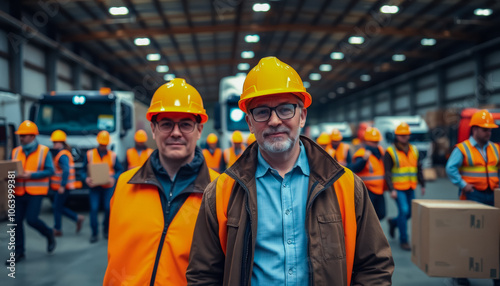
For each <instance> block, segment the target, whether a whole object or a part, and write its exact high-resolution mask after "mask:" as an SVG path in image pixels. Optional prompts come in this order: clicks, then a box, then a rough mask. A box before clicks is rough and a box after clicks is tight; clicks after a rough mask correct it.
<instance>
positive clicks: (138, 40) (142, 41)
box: [134, 38, 151, 46]
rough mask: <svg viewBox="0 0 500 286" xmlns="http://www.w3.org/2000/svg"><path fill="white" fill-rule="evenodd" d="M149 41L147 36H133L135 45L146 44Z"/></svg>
mask: <svg viewBox="0 0 500 286" xmlns="http://www.w3.org/2000/svg"><path fill="white" fill-rule="evenodd" d="M150 43H151V41H150V40H149V38H135V40H134V44H135V45H136V46H148V45H149V44H150Z"/></svg>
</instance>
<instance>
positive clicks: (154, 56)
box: [146, 54, 161, 62]
mask: <svg viewBox="0 0 500 286" xmlns="http://www.w3.org/2000/svg"><path fill="white" fill-rule="evenodd" d="M146 58H147V59H148V61H150V62H154V61H159V60H160V59H161V55H160V54H148V55H147V56H146Z"/></svg>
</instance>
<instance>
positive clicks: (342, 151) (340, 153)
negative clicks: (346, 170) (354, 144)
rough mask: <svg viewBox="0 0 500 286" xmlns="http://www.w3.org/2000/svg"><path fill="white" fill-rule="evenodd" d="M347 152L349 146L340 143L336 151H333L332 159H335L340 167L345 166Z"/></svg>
mask: <svg viewBox="0 0 500 286" xmlns="http://www.w3.org/2000/svg"><path fill="white" fill-rule="evenodd" d="M332 149H333V147H332ZM347 152H349V145H347V144H345V143H344V142H340V144H339V146H337V149H333V151H332V154H333V155H332V157H333V158H335V159H336V160H337V162H339V163H340V164H341V165H342V166H347Z"/></svg>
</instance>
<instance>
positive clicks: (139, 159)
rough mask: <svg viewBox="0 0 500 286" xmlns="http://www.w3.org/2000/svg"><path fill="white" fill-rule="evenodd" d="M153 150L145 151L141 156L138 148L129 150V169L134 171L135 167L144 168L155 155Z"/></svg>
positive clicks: (147, 149)
mask: <svg viewBox="0 0 500 286" xmlns="http://www.w3.org/2000/svg"><path fill="white" fill-rule="evenodd" d="M153 151H154V150H153V149H151V148H146V149H145V150H142V151H141V154H140V155H139V151H137V149H136V148H130V149H128V150H127V163H128V169H129V170H130V169H133V168H135V167H139V166H142V164H144V162H146V160H147V159H148V158H149V155H151V153H153Z"/></svg>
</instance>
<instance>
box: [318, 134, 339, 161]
mask: <svg viewBox="0 0 500 286" xmlns="http://www.w3.org/2000/svg"><path fill="white" fill-rule="evenodd" d="M316 143H318V145H319V146H321V148H323V150H325V151H326V153H328V154H329V155H330V156H332V157H333V155H334V152H335V150H334V149H333V148H332V145H331V140H330V135H328V133H326V132H321V134H320V135H319V136H318V138H316Z"/></svg>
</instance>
